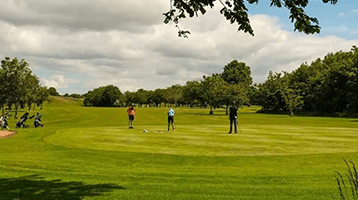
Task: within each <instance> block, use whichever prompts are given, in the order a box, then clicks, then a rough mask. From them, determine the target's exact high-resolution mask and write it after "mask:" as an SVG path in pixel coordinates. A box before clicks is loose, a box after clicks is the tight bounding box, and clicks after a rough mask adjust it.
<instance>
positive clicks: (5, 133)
mask: <svg viewBox="0 0 358 200" xmlns="http://www.w3.org/2000/svg"><path fill="white" fill-rule="evenodd" d="M12 134H14V132H11V131H0V138H3V137H7V136H11V135H12Z"/></svg>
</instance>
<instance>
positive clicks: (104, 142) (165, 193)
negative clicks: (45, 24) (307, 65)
mask: <svg viewBox="0 0 358 200" xmlns="http://www.w3.org/2000/svg"><path fill="white" fill-rule="evenodd" d="M175 111H176V117H175V122H176V129H177V131H176V132H167V131H166V112H167V108H137V112H136V115H137V117H136V120H135V124H134V126H135V129H134V130H129V129H127V123H128V122H127V115H126V108H85V107H81V102H76V101H71V100H69V99H63V98H55V99H54V100H53V102H52V103H50V104H46V105H45V106H44V110H43V111H41V113H42V114H43V115H44V116H43V122H44V124H45V127H44V128H42V129H35V128H30V129H27V130H17V134H16V135H15V136H13V137H11V138H6V139H0V199H5V200H10V199H73V200H77V199H305V200H307V199H331V197H330V195H331V194H334V195H336V196H337V194H338V193H337V192H338V191H336V190H337V189H336V183H335V179H334V171H340V172H345V171H346V168H345V165H344V162H343V160H342V158H346V159H348V160H353V161H357V160H358V159H357V158H358V156H357V152H358V146H357V145H356V144H357V142H358V138H357V137H356V136H357V131H358V122H357V121H356V120H353V119H345V118H320V117H294V118H290V117H289V116H284V115H264V114H255V113H254V111H255V108H245V109H241V110H240V114H239V122H240V128H241V131H242V133H240V131H239V134H232V135H228V134H227V132H228V124H229V122H228V117H227V116H226V115H225V113H224V110H217V111H216V112H215V115H207V113H208V110H206V109H187V108H176V109H175ZM32 122H33V120H29V121H28V124H31V125H32ZM14 124H15V120H13V119H11V121H10V126H11V127H14ZM144 129H145V130H148V132H147V133H144V132H143V130H144Z"/></svg>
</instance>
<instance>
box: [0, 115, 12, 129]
mask: <svg viewBox="0 0 358 200" xmlns="http://www.w3.org/2000/svg"><path fill="white" fill-rule="evenodd" d="M8 117H11V115H9V114H7V113H5V114H3V115H2V116H1V118H0V126H1V129H10V126H9V124H8V123H7V119H8Z"/></svg>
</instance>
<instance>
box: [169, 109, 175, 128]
mask: <svg viewBox="0 0 358 200" xmlns="http://www.w3.org/2000/svg"><path fill="white" fill-rule="evenodd" d="M174 114H175V112H174V110H173V109H172V108H170V109H169V111H168V131H170V124H171V125H172V129H173V131H175V128H174Z"/></svg>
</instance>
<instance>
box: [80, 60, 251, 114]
mask: <svg viewBox="0 0 358 200" xmlns="http://www.w3.org/2000/svg"><path fill="white" fill-rule="evenodd" d="M251 85H252V77H251V71H250V67H249V66H247V65H246V64H245V63H243V62H238V61H237V60H234V61H232V62H230V63H229V64H228V65H226V66H225V67H224V71H223V73H222V74H213V75H212V76H204V77H203V80H198V81H188V82H187V83H186V85H184V86H181V85H173V86H170V87H167V88H165V89H162V88H158V89H156V90H154V91H152V90H144V89H139V90H137V91H136V92H130V91H126V92H125V93H124V94H123V93H122V92H121V91H120V90H119V89H118V87H116V86H113V85H108V86H105V87H99V88H96V89H94V90H93V91H89V92H88V93H86V94H84V96H85V99H84V105H85V106H106V107H107V106H127V105H129V104H131V103H135V104H137V105H138V106H142V105H147V106H159V105H162V104H171V105H174V106H179V105H186V106H191V107H194V106H205V107H206V106H209V107H210V108H211V111H210V112H211V113H212V108H215V107H221V106H226V107H227V106H228V105H230V104H231V103H232V102H235V104H237V105H239V106H240V105H244V104H249V98H248V97H249V96H248V94H249V91H250V87H251Z"/></svg>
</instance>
